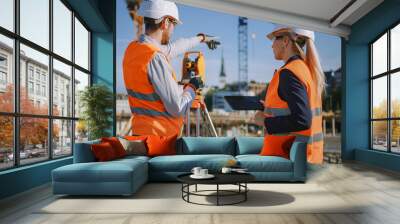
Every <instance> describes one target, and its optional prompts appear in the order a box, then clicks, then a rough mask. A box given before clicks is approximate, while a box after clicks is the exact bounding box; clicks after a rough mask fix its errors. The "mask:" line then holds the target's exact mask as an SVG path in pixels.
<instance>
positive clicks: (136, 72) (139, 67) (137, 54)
mask: <svg viewBox="0 0 400 224" xmlns="http://www.w3.org/2000/svg"><path fill="white" fill-rule="evenodd" d="M157 52H160V50H159V49H158V48H157V47H155V46H153V45H152V44H148V43H140V42H137V41H134V42H132V43H131V44H129V46H128V48H127V49H126V52H125V56H124V60H123V74H124V82H125V87H126V90H127V92H128V101H129V106H130V108H131V112H132V116H133V119H132V134H134V135H158V136H169V135H179V134H180V130H181V127H182V124H183V118H182V117H174V116H172V115H171V114H170V113H168V112H167V110H166V109H165V106H164V103H163V102H162V101H161V98H160V96H159V95H158V94H157V93H156V92H155V91H154V87H153V85H152V83H151V82H150V81H149V77H148V72H147V67H148V65H149V63H150V61H151V59H152V58H153V57H154V56H155V55H156V53H157ZM170 68H171V71H172V75H173V78H174V79H175V80H176V76H175V73H174V71H173V69H172V66H170Z"/></svg>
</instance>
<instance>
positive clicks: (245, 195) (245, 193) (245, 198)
mask: <svg viewBox="0 0 400 224" xmlns="http://www.w3.org/2000/svg"><path fill="white" fill-rule="evenodd" d="M244 191H245V192H244V201H247V192H248V190H247V183H244Z"/></svg>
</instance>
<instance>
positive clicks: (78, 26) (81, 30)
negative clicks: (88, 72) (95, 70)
mask: <svg viewBox="0 0 400 224" xmlns="http://www.w3.org/2000/svg"><path fill="white" fill-rule="evenodd" d="M75 62H76V64H78V65H80V66H81V67H82V68H85V69H89V32H88V31H87V30H86V28H85V27H84V26H83V25H82V23H81V22H80V21H79V20H78V19H77V18H75Z"/></svg>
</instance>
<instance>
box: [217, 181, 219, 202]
mask: <svg viewBox="0 0 400 224" xmlns="http://www.w3.org/2000/svg"><path fill="white" fill-rule="evenodd" d="M217 206H219V184H217Z"/></svg>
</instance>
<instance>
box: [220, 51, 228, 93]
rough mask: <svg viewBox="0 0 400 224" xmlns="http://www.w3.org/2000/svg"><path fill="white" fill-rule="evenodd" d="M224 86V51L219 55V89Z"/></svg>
mask: <svg viewBox="0 0 400 224" xmlns="http://www.w3.org/2000/svg"><path fill="white" fill-rule="evenodd" d="M225 84H226V73H225V60H224V50H223V49H222V53H221V71H220V72H219V87H220V88H224V87H225Z"/></svg>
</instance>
